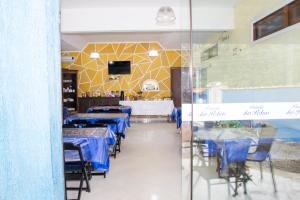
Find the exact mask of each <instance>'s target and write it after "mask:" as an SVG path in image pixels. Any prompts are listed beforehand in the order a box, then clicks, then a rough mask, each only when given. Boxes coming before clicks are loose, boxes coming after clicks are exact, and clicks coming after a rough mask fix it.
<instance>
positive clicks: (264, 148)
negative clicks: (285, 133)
mask: <svg viewBox="0 0 300 200" xmlns="http://www.w3.org/2000/svg"><path fill="white" fill-rule="evenodd" d="M276 131H277V129H276V128H274V127H263V128H262V130H261V133H260V138H259V139H258V142H257V147H256V150H255V152H254V154H253V158H254V159H255V160H265V159H266V158H267V156H268V155H269V152H270V151H271V148H272V144H273V141H274V136H275V133H276Z"/></svg>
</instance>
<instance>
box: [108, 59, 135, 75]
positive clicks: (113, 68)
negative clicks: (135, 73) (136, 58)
mask: <svg viewBox="0 0 300 200" xmlns="http://www.w3.org/2000/svg"><path fill="white" fill-rule="evenodd" d="M130 72H131V70H130V61H108V74H130Z"/></svg>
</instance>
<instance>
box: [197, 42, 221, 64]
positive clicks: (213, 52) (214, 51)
mask: <svg viewBox="0 0 300 200" xmlns="http://www.w3.org/2000/svg"><path fill="white" fill-rule="evenodd" d="M216 56H218V44H215V45H214V46H212V47H210V48H208V49H206V50H205V51H203V53H202V55H201V60H202V61H203V62H204V61H206V60H208V59H210V58H213V57H216Z"/></svg>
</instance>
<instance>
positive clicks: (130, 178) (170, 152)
mask: <svg viewBox="0 0 300 200" xmlns="http://www.w3.org/2000/svg"><path fill="white" fill-rule="evenodd" d="M126 134H127V135H126V139H125V140H123V141H122V142H123V143H122V152H121V153H120V154H118V156H117V158H116V159H113V158H111V164H110V165H111V168H110V172H109V174H108V176H107V177H106V178H105V179H104V178H103V177H101V176H99V177H93V178H92V180H91V182H90V184H91V189H92V192H91V193H87V192H83V193H82V200H98V199H99V200H100V199H101V200H180V199H181V150H180V145H181V136H180V135H179V134H178V133H177V130H176V125H175V124H174V123H146V124H143V123H133V124H132V127H131V128H129V129H128V130H127V133H126ZM69 195H70V194H69ZM71 195H72V194H71ZM71 195H70V197H72V196H73V195H72V196H71Z"/></svg>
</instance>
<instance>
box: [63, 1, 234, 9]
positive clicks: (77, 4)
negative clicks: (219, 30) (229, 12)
mask: <svg viewBox="0 0 300 200" xmlns="http://www.w3.org/2000/svg"><path fill="white" fill-rule="evenodd" d="M237 1H238V0H192V4H193V6H204V7H211V6H213V7H232V6H234V5H235V3H236V2H237ZM188 2H189V1H188V0H62V1H61V6H62V9H72V8H95V7H126V6H135V7H138V6H164V5H168V6H182V5H188Z"/></svg>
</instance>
